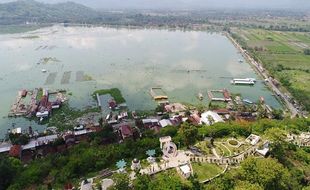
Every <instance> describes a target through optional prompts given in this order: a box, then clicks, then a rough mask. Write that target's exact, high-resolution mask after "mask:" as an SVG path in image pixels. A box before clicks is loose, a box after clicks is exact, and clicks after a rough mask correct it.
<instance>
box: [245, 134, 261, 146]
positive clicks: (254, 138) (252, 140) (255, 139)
mask: <svg viewBox="0 0 310 190" xmlns="http://www.w3.org/2000/svg"><path fill="white" fill-rule="evenodd" d="M259 140H260V136H258V135H254V134H251V135H250V136H248V138H246V139H245V141H246V142H248V143H250V144H251V145H252V146H254V145H256V144H257V143H258V142H259Z"/></svg>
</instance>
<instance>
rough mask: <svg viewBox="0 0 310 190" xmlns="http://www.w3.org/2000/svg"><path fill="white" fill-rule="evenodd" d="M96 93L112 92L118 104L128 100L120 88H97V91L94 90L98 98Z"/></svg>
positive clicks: (94, 95) (94, 94)
mask: <svg viewBox="0 0 310 190" xmlns="http://www.w3.org/2000/svg"><path fill="white" fill-rule="evenodd" d="M96 94H99V95H105V94H110V95H111V96H112V97H113V98H114V100H115V101H116V103H118V104H121V103H125V102H126V100H125V98H124V97H123V95H122V93H121V91H120V90H119V89H118V88H111V89H102V90H96V91H95V92H93V97H94V98H97V97H96Z"/></svg>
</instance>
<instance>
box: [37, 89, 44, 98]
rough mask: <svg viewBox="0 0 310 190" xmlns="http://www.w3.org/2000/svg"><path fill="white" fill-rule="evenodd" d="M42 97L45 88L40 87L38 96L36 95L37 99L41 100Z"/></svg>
mask: <svg viewBox="0 0 310 190" xmlns="http://www.w3.org/2000/svg"><path fill="white" fill-rule="evenodd" d="M42 97H43V89H42V88H40V89H39V90H38V93H37V97H36V99H37V101H40V100H41V99H42Z"/></svg>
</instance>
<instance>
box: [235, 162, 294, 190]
mask: <svg viewBox="0 0 310 190" xmlns="http://www.w3.org/2000/svg"><path fill="white" fill-rule="evenodd" d="M239 174H240V178H241V180H243V181H248V182H249V183H252V184H259V185H260V186H262V187H263V188H264V189H268V190H276V189H282V190H285V189H291V184H292V182H291V176H290V173H289V171H288V170H287V169H286V168H284V166H283V165H282V164H280V163H279V162H278V161H277V160H275V159H272V158H267V159H256V158H254V157H249V158H248V159H246V160H245V161H244V162H242V164H241V168H240V170H239Z"/></svg>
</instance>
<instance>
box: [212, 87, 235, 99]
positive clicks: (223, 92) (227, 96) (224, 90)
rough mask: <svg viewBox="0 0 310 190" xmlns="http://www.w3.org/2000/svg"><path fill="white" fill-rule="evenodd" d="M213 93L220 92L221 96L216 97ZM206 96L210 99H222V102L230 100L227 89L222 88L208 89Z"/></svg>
mask: <svg viewBox="0 0 310 190" xmlns="http://www.w3.org/2000/svg"><path fill="white" fill-rule="evenodd" d="M215 93H221V94H222V95H223V96H222V97H216V96H215ZM208 96H209V99H210V100H211V101H223V102H229V101H231V95H230V93H229V91H228V90H227V89H225V88H224V89H222V90H210V91H208Z"/></svg>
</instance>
